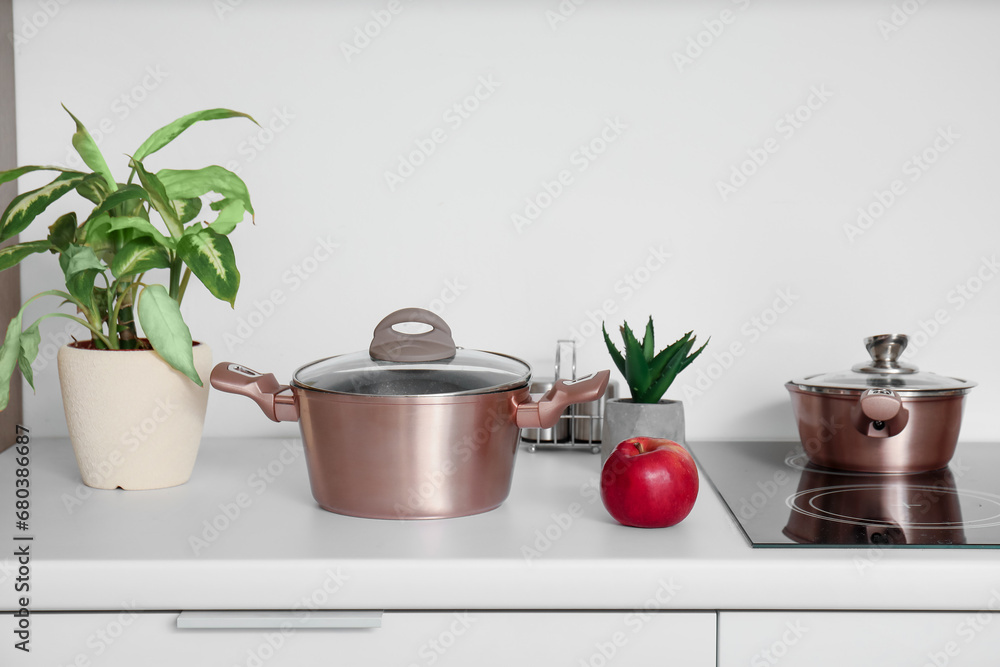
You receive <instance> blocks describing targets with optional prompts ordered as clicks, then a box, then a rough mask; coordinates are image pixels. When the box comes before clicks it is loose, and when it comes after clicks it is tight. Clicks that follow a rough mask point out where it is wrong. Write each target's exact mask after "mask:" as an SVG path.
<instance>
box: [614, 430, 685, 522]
mask: <svg viewBox="0 0 1000 667" xmlns="http://www.w3.org/2000/svg"><path fill="white" fill-rule="evenodd" d="M697 497H698V469H697V468H696V467H695V465H694V459H693V458H691V455H690V454H689V453H688V451H687V450H686V449H684V448H683V447H682V446H681V445H679V444H677V443H676V442H674V441H673V440H666V439H664V438H643V437H638V438H629V439H628V440H625V441H623V442H621V443H619V445H618V446H617V447H615V449H614V451H613V452H611V456H609V457H608V460H607V461H606V462H605V463H604V470H603V471H602V473H601V500H603V501H604V507H605V508H607V510H608V513H609V514H611V516H613V517H614V518H615V519H616V520H617V521H618V522H619V523H622V524H625V525H626V526H636V527H637V528H665V527H667V526H673V525H675V524H678V523H680V522H681V521H683V520H684V517H686V516H687V515H688V514H689V513H690V512H691V508H692V507H694V501H695V499H696V498H697Z"/></svg>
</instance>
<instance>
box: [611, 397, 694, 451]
mask: <svg viewBox="0 0 1000 667" xmlns="http://www.w3.org/2000/svg"><path fill="white" fill-rule="evenodd" d="M637 436H642V437H647V438H666V439H667V440H673V441H674V442H678V443H680V444H682V445H684V444H685V442H684V404H683V403H682V402H681V401H670V400H662V401H660V402H659V403H635V402H633V401H632V399H630V398H613V399H610V400H609V401H608V402H607V403H606V404H605V406H604V429H603V433H602V434H601V465H602V466H603V465H604V462H605V461H607V460H608V457H609V456H611V452H613V451H614V450H615V447H617V446H618V444H619V443H620V442H622V441H623V440H628V439H629V438H634V437H637Z"/></svg>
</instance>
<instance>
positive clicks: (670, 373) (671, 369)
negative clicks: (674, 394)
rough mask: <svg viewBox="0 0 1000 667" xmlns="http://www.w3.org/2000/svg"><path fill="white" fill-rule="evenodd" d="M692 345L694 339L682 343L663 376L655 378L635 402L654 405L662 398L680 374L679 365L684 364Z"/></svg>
mask: <svg viewBox="0 0 1000 667" xmlns="http://www.w3.org/2000/svg"><path fill="white" fill-rule="evenodd" d="M685 338H687V336H685ZM693 345H694V339H690V340H688V341H687V342H686V343H684V344H683V345H682V346H681V347H680V349H679V350H678V352H677V353H676V354H674V355H673V356H672V357H671V358H670V361H669V362H668V363H667V367H666V368H665V369H664V371H663V375H661V376H660V377H659V378H657V380H656V382H654V383H652V386H650V387H649V388H648V389H647V390H646V392H644V394H643V396H642V398H641V400H640V399H636V400H638V401H639V402H640V403H656V402H658V401H659V400H660V399H661V398H663V394H665V393H666V392H667V389H669V388H670V385H671V384H673V382H674V379H675V378H676V377H677V374H678V373H680V372H681V364H682V363H683V362H684V357H685V356H686V355H687V353H688V351H690V350H691V346H693Z"/></svg>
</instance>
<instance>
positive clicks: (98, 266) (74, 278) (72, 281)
mask: <svg viewBox="0 0 1000 667" xmlns="http://www.w3.org/2000/svg"><path fill="white" fill-rule="evenodd" d="M59 265H60V267H62V270H63V274H64V275H65V278H66V291H68V292H69V293H70V294H71V295H72V296H73V298H74V299H76V300H77V301H79V302H80V303H81V304H82V305H83V306H84V307H85V308H86V309H87V310H89V311H91V312H93V311H95V310H96V309H97V308H96V306H95V304H94V280H95V279H96V278H97V274H98V273H103V272H104V270H105V269H106V267H105V265H104V264H103V263H102V262H101V260H99V259H98V258H97V255H96V254H95V253H94V249H93V248H91V247H90V246H81V245H71V246H69V247H68V248H67V249H66V250H64V251H63V252H62V254H60V255H59ZM88 319H89V318H88Z"/></svg>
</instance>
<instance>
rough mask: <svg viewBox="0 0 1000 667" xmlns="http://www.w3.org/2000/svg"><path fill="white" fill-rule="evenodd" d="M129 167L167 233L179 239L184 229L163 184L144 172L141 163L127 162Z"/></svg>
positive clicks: (133, 160)
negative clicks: (161, 219) (146, 194)
mask: <svg viewBox="0 0 1000 667" xmlns="http://www.w3.org/2000/svg"><path fill="white" fill-rule="evenodd" d="M129 165H130V166H131V167H132V168H133V169H135V173H136V174H137V175H138V176H139V181H140V182H141V183H142V187H144V188H146V192H147V193H148V194H149V201H150V202H151V203H152V204H153V208H155V209H156V212H157V213H159V214H160V217H161V218H163V222H165V223H166V225H167V231H168V232H170V235H171V236H173V237H174V238H180V236H181V234H183V233H184V228H183V227H182V226H181V223H180V220H178V219H177V211H176V210H175V209H174V205H173V202H171V201H170V197H168V196H167V191H166V189H165V188H164V187H163V183H161V182H160V179H159V178H157V177H156V176H154V175H153V174H151V173H149V172H148V171H146V169H145V167H143V166H142V163H141V162H139V161H138V160H136V159H135V158H132V160H130V161H129Z"/></svg>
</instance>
